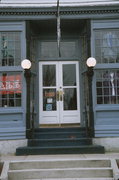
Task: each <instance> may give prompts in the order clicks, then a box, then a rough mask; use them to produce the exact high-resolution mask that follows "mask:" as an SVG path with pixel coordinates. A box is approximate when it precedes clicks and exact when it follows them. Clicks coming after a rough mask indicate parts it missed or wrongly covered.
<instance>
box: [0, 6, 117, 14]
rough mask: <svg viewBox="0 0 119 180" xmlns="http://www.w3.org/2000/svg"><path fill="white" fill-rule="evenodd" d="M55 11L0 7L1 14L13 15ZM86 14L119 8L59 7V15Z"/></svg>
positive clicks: (53, 10) (106, 11)
mask: <svg viewBox="0 0 119 180" xmlns="http://www.w3.org/2000/svg"><path fill="white" fill-rule="evenodd" d="M56 14H57V11H56V9H54V8H53V9H46V8H44V9H43V8H42V9H40V8H39V9H38V8H32V9H27V8H26V9H25V8H24V9H20V8H13V9H11V8H10V9H8V8H7V9H5V8H1V9H0V15H1V16H7V15H10V16H13V15H17V16H31V15H32V16H37V15H45V16H47V15H56ZM87 14H90V15H91V14H92V15H94V14H95V15H96V14H119V8H118V7H117V8H116V7H115V8H111V9H109V8H108V9H107V8H103V9H102V7H101V8H99V7H98V9H96V8H94V9H88V8H87V9H83V8H82V9H80V8H79V9H78V8H76V9H74V8H73V9H71V8H70V9H69V8H65V9H61V10H60V15H87Z"/></svg>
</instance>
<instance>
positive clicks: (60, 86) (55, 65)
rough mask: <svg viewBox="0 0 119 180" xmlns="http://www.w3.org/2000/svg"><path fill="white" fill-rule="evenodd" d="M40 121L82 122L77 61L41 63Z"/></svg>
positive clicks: (57, 122) (56, 122) (48, 122)
mask: <svg viewBox="0 0 119 180" xmlns="http://www.w3.org/2000/svg"><path fill="white" fill-rule="evenodd" d="M39 91H40V97H39V103H40V110H39V117H40V118H39V123H40V124H64V123H80V105H79V102H80V100H79V94H80V93H79V64H78V62H77V61H73V62H70V61H60V62H58V61H54V62H53V61H50V62H40V63H39Z"/></svg>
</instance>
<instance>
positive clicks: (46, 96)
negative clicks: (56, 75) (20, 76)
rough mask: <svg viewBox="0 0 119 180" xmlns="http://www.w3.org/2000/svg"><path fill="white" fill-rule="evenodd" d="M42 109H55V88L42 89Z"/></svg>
mask: <svg viewBox="0 0 119 180" xmlns="http://www.w3.org/2000/svg"><path fill="white" fill-rule="evenodd" d="M43 111H56V89H43Z"/></svg>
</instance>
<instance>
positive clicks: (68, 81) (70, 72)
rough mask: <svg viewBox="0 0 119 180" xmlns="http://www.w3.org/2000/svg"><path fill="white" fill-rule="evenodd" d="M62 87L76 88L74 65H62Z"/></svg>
mask: <svg viewBox="0 0 119 180" xmlns="http://www.w3.org/2000/svg"><path fill="white" fill-rule="evenodd" d="M63 86H76V65H75V64H64V65H63Z"/></svg>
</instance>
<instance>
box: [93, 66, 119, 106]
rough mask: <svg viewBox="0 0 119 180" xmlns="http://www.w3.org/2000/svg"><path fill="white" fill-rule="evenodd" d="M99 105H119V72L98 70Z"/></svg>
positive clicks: (97, 92)
mask: <svg viewBox="0 0 119 180" xmlns="http://www.w3.org/2000/svg"><path fill="white" fill-rule="evenodd" d="M96 94H97V104H119V70H113V69H110V70H97V72H96Z"/></svg>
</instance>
